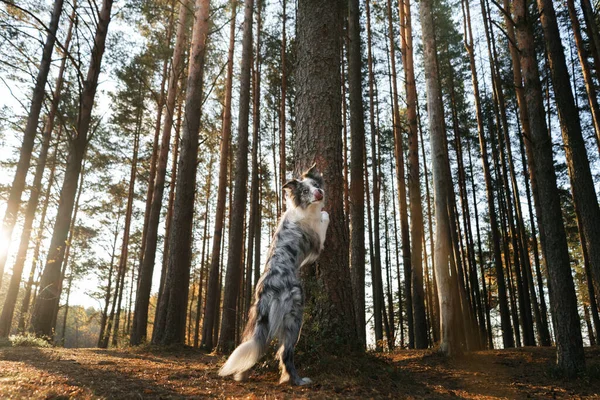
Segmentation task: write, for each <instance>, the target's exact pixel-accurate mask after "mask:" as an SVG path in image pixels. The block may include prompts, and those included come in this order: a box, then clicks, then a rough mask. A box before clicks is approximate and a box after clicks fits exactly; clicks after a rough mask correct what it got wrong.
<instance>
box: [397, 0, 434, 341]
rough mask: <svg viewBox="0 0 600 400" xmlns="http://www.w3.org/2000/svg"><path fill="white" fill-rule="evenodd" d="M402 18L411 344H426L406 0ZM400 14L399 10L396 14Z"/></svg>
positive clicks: (412, 72) (409, 23) (416, 136)
mask: <svg viewBox="0 0 600 400" xmlns="http://www.w3.org/2000/svg"><path fill="white" fill-rule="evenodd" d="M400 4H401V6H400V7H403V9H404V21H402V20H401V22H400V32H401V36H402V55H403V60H404V70H405V75H406V77H405V82H406V116H407V119H408V163H409V165H408V191H409V196H410V237H411V238H412V242H411V243H412V248H411V252H410V254H411V257H412V258H411V265H412V268H413V271H412V272H413V274H412V278H413V279H412V289H413V310H414V314H413V318H414V329H415V347H416V348H417V349H426V348H427V320H426V316H425V294H424V291H423V265H422V264H423V258H422V253H423V247H422V246H423V206H422V204H421V177H420V168H419V133H418V127H417V87H416V84H415V67H414V61H413V39H412V13H411V10H410V0H404V1H403V2H401V3H400ZM400 15H402V13H401V14H400Z"/></svg>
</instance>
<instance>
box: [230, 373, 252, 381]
mask: <svg viewBox="0 0 600 400" xmlns="http://www.w3.org/2000/svg"><path fill="white" fill-rule="evenodd" d="M248 375H249V373H248V371H244V372H238V373H237V374H235V375H233V379H234V380H235V381H236V382H242V381H245V380H246V379H248Z"/></svg>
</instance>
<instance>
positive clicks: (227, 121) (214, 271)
mask: <svg viewBox="0 0 600 400" xmlns="http://www.w3.org/2000/svg"><path fill="white" fill-rule="evenodd" d="M230 4H231V24H230V30H229V53H228V54H229V55H228V59H227V78H226V82H225V104H224V106H223V130H222V134H221V149H220V161H219V188H218V189H217V210H216V213H215V230H214V234H213V245H212V255H211V262H210V269H209V273H208V283H207V284H208V287H207V292H206V307H205V309H204V323H203V325H202V345H201V346H202V347H204V348H205V349H206V350H207V351H212V349H213V347H214V344H213V331H214V330H215V323H216V321H217V319H218V318H217V312H218V310H217V309H218V307H219V300H218V299H219V297H220V291H221V289H220V287H219V265H220V264H219V260H220V258H221V257H220V255H221V240H222V238H223V221H224V219H225V200H226V198H225V197H226V195H227V165H228V158H229V147H230V138H231V90H232V79H233V51H234V48H235V16H236V7H237V2H236V1H235V0H232V1H231V3H230Z"/></svg>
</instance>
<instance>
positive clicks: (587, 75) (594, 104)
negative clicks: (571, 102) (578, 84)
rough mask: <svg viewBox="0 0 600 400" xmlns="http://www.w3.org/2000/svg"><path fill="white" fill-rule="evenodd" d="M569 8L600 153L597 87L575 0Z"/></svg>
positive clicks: (570, 3) (570, 2) (568, 2)
mask: <svg viewBox="0 0 600 400" xmlns="http://www.w3.org/2000/svg"><path fill="white" fill-rule="evenodd" d="M567 8H568V9H569V17H570V19H571V28H572V29H573V36H574V39H575V45H576V46H577V55H578V56H579V64H581V72H582V74H583V81H584V82H585V90H586V92H587V95H588V102H589V104H590V112H591V114H592V122H593V124H594V130H595V131H596V144H597V145H598V152H599V153H600V106H598V96H597V93H596V87H595V86H594V80H593V78H592V71H591V69H590V64H589V62H588V60H587V57H586V50H585V47H584V43H583V38H582V37H581V27H580V25H579V19H578V16H577V12H576V11H575V2H574V0H567ZM590 38H591V35H590ZM590 42H591V43H592V46H590V47H593V45H595V43H594V41H593V40H590ZM594 50H595V49H594ZM596 68H600V65H596Z"/></svg>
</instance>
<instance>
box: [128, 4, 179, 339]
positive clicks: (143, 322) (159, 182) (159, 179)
mask: <svg viewBox="0 0 600 400" xmlns="http://www.w3.org/2000/svg"><path fill="white" fill-rule="evenodd" d="M188 11H189V8H188V3H187V2H184V3H182V4H181V5H180V6H179V16H178V21H177V39H176V41H175V48H174V50H173V59H172V62H171V71H170V72H169V88H168V91H167V103H166V106H167V109H166V115H165V124H164V126H163V131H162V137H161V143H160V153H159V156H158V165H157V167H156V177H155V182H154V190H153V192H152V203H151V205H150V213H149V214H148V215H149V216H148V224H147V226H146V229H147V231H146V241H145V243H144V244H143V247H144V255H143V257H142V263H141V264H140V268H139V270H140V275H139V282H140V283H139V285H138V291H137V296H136V299H135V311H134V316H133V327H132V330H131V337H130V341H129V342H130V344H131V345H132V346H135V345H138V344H140V343H142V342H143V341H145V340H146V332H147V327H148V304H149V302H150V291H151V289H152V275H153V273H154V264H155V258H156V246H157V241H158V225H159V222H160V211H161V208H162V203H163V194H164V188H165V176H166V174H167V162H168V157H169V147H170V145H171V129H172V127H173V119H174V118H173V116H174V112H175V101H176V97H177V91H178V90H177V83H178V82H179V78H180V76H181V72H182V71H183V68H182V67H183V62H182V61H183V51H184V46H185V44H186V42H187V39H186V30H187V24H186V20H187V16H188ZM154 332H157V330H156V329H155V330H154Z"/></svg>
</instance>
